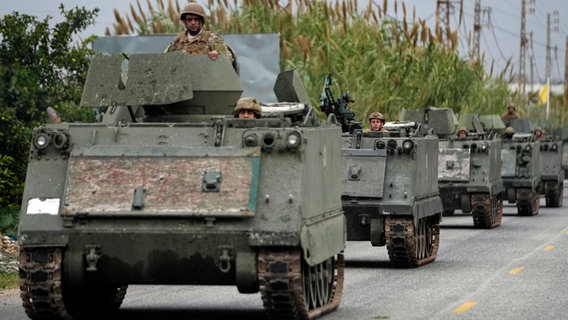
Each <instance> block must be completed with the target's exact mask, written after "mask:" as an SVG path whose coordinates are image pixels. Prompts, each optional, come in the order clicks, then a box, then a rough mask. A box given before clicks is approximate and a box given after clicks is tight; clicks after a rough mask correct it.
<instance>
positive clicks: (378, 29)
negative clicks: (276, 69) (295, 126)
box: [107, 0, 565, 126]
mask: <svg viewBox="0 0 568 320" xmlns="http://www.w3.org/2000/svg"><path fill="white" fill-rule="evenodd" d="M146 3H147V5H148V8H147V10H144V9H143V8H142V6H141V4H140V1H139V0H137V1H136V4H135V5H134V4H131V10H130V16H121V15H120V13H119V12H118V11H116V10H115V17H116V23H115V24H114V34H151V33H175V32H178V31H180V30H182V29H183V26H182V25H181V24H180V23H179V14H178V13H179V11H180V7H182V6H183V3H184V2H182V3H181V5H180V3H179V1H173V0H168V1H167V3H164V1H163V0H157V1H156V2H155V3H156V4H155V5H154V6H153V5H152V4H151V3H150V1H149V0H148V1H146ZM234 3H236V2H234ZM234 3H233V4H230V3H228V2H227V1H226V0H209V1H208V8H207V9H208V12H209V16H208V17H207V25H206V28H208V29H211V30H213V31H216V32H219V33H257V32H278V33H279V34H280V37H281V39H280V47H281V67H282V68H283V69H289V68H296V69H298V71H299V72H300V74H301V76H302V78H303V80H304V83H305V85H306V88H307V90H308V93H309V95H310V97H311V98H312V103H313V104H315V105H318V104H319V101H318V97H319V94H320V92H321V87H322V84H323V79H324V77H325V75H326V74H327V73H329V72H332V73H334V74H335V81H334V83H335V86H337V87H341V88H336V89H337V90H339V89H340V90H341V91H344V90H349V91H350V93H351V96H352V97H354V99H355V100H356V103H355V104H354V105H353V106H352V108H353V109H354V110H355V111H356V114H357V118H358V119H359V120H363V119H365V118H366V115H367V114H369V113H370V112H372V111H377V110H379V111H381V112H383V113H385V114H386V115H387V119H396V118H397V117H398V114H399V112H400V110H401V108H410V109H414V108H420V107H423V106H434V107H451V108H453V109H454V111H455V112H456V113H459V112H475V113H479V114H493V113H498V114H500V113H502V112H504V110H505V106H506V105H507V104H508V103H509V101H511V100H512V101H514V102H515V103H516V104H517V105H518V106H521V108H519V109H520V111H521V115H522V116H528V115H529V114H528V113H529V112H528V111H527V108H525V107H522V106H526V104H527V103H526V102H525V101H523V99H521V97H520V96H519V95H517V94H516V93H511V92H510V91H509V90H508V88H507V81H509V80H510V79H505V75H506V74H507V72H511V70H508V69H509V66H507V68H506V69H505V70H502V71H501V72H500V74H498V75H493V74H491V73H492V72H493V69H492V70H491V73H489V74H488V73H486V72H485V71H484V69H483V59H484V58H483V57H472V58H471V59H466V60H464V59H460V57H459V56H458V53H457V51H456V49H455V48H456V44H457V42H458V39H457V33H456V32H451V33H450V35H445V34H444V33H443V32H442V30H434V31H433V30H430V29H429V28H428V27H427V26H426V23H425V21H424V20H422V19H420V18H417V17H416V13H415V12H413V13H412V14H410V13H409V12H407V8H406V6H405V4H404V3H402V5H400V6H399V7H397V5H398V2H397V1H388V0H383V1H382V5H380V6H379V5H377V2H376V1H369V2H368V3H369V5H368V6H367V7H365V8H359V6H358V1H357V0H348V1H322V0H318V1H313V0H294V1H287V2H286V5H285V6H284V5H281V4H280V3H279V1H277V0H244V1H239V6H236V5H235V4H234ZM391 3H392V4H393V5H394V10H396V11H401V12H402V13H403V18H402V21H401V22H398V21H395V20H392V19H391V18H389V17H388V16H386V14H385V13H386V12H387V8H388V6H389V5H390V4H391ZM107 34H111V31H110V30H109V29H107ZM446 38H447V39H446ZM552 100H553V104H552V105H553V108H552V109H553V110H554V112H555V114H554V115H552V116H551V118H552V119H557V121H558V122H557V123H553V124H554V125H556V126H558V125H560V124H562V123H564V122H565V121H564V118H563V117H562V112H561V107H560V106H561V103H562V101H561V98H553V99H552ZM537 110H538V109H537ZM540 111H542V110H540ZM541 115H542V112H540V113H538V112H535V114H533V113H531V114H530V116H531V119H533V120H536V122H537V123H538V122H542V121H543V120H542V119H540V118H539V117H540V116H541ZM535 116H536V117H535Z"/></svg>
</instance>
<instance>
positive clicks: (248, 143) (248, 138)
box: [243, 133, 258, 147]
mask: <svg viewBox="0 0 568 320" xmlns="http://www.w3.org/2000/svg"><path fill="white" fill-rule="evenodd" d="M243 144H244V146H245V147H256V146H258V137H257V136H256V134H254V133H249V134H247V135H245V136H244V138H243Z"/></svg>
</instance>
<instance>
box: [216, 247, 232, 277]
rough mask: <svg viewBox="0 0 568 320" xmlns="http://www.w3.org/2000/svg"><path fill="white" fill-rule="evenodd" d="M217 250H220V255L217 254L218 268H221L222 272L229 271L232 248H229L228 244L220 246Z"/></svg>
mask: <svg viewBox="0 0 568 320" xmlns="http://www.w3.org/2000/svg"><path fill="white" fill-rule="evenodd" d="M219 251H221V255H220V256H219V270H221V272H223V273H227V272H229V270H231V260H233V256H232V251H233V248H231V247H230V246H220V247H219Z"/></svg>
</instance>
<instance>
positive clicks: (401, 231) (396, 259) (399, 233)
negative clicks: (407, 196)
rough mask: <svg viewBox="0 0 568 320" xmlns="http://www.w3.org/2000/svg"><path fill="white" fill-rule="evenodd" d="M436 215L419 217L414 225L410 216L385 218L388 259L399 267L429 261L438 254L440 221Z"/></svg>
mask: <svg viewBox="0 0 568 320" xmlns="http://www.w3.org/2000/svg"><path fill="white" fill-rule="evenodd" d="M439 220H440V219H439V217H438V216H437V215H434V216H429V217H425V218H421V219H419V220H418V226H414V221H413V218H412V217H392V216H389V217H387V218H386V220H385V235H386V242H387V250H388V253H389V258H390V261H391V262H392V263H393V264H394V265H395V266H397V267H400V268H411V267H418V266H422V265H425V264H427V263H430V262H432V261H434V259H436V256H437V255H438V247H439V246H440V221H439Z"/></svg>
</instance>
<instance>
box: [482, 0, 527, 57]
mask: <svg viewBox="0 0 568 320" xmlns="http://www.w3.org/2000/svg"><path fill="white" fill-rule="evenodd" d="M523 1H524V0H523ZM480 36H481V0H475V9H474V17H473V50H472V58H475V59H476V60H479V39H480Z"/></svg>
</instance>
